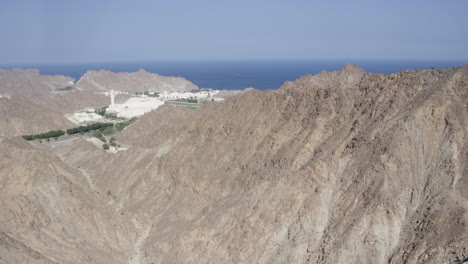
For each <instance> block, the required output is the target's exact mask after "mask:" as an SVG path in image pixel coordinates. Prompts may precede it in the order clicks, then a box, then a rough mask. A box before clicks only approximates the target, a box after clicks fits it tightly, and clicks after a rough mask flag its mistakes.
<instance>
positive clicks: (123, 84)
mask: <svg viewBox="0 0 468 264" xmlns="http://www.w3.org/2000/svg"><path fill="white" fill-rule="evenodd" d="M77 87H78V89H79V90H83V91H109V90H111V89H114V90H117V91H122V92H130V93H135V92H144V91H155V92H162V91H191V90H195V89H198V86H196V85H195V84H193V83H192V82H190V81H188V80H186V79H184V78H181V77H169V76H162V75H159V74H156V73H149V72H147V71H145V70H143V69H140V70H139V71H137V72H131V73H129V72H117V73H116V72H111V71H107V70H100V71H94V70H91V71H88V72H86V73H85V74H84V75H83V76H82V77H81V78H80V80H79V81H78V83H77Z"/></svg>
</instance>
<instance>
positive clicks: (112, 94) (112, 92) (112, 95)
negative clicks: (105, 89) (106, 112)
mask: <svg viewBox="0 0 468 264" xmlns="http://www.w3.org/2000/svg"><path fill="white" fill-rule="evenodd" d="M110 98H111V104H110V107H109V108H111V109H114V99H115V93H114V89H112V90H111V92H110Z"/></svg>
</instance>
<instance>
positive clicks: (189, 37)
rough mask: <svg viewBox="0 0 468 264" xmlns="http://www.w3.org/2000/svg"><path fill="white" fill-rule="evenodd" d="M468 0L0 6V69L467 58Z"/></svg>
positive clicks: (14, 1) (18, 2)
mask: <svg viewBox="0 0 468 264" xmlns="http://www.w3.org/2000/svg"><path fill="white" fill-rule="evenodd" d="M467 14H468V1H467V0H459V1H457V0H443V1H442V0H406V1H403V0H401V1H400V0H367V1H365V0H360V1H356V0H354V1H351V0H341V1H329V0H327V1H325V0H322V1H313V0H278V1H277V0H268V1H267V0H258V1H256V0H229V1H223V0H210V1H208V0H196V1H195V0H194V1H182V0H171V1H149V0H148V1H144V0H142V1H137V0H133V1H130V0H128V1H118V0H112V1H110V0H92V1H91V0H80V1H72V0H57V1H55V0H43V1H41V0H30V1H22V0H11V1H7V0H0V28H1V30H0V33H1V41H0V63H2V64H6V63H55V62H66V63H68V62H69V63H73V62H103V61H104V62H112V61H157V60H233V59H236V60H242V59H387V58H390V59H421V60H468V51H467V50H468V17H467Z"/></svg>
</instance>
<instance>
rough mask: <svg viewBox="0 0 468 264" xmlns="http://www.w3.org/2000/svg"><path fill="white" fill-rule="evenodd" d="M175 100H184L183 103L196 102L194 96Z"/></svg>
mask: <svg viewBox="0 0 468 264" xmlns="http://www.w3.org/2000/svg"><path fill="white" fill-rule="evenodd" d="M175 101H177V102H184V103H191V104H197V103H198V100H197V99H195V98H187V99H176V100H175Z"/></svg>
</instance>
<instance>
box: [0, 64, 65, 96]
mask: <svg viewBox="0 0 468 264" xmlns="http://www.w3.org/2000/svg"><path fill="white" fill-rule="evenodd" d="M70 82H73V78H71V77H68V76H63V75H41V74H40V73H39V71H38V70H34V69H27V70H23V69H13V70H3V69H0V95H9V96H15V95H21V96H26V97H31V98H32V97H43V96H45V95H48V94H50V93H51V92H53V91H54V90H55V89H57V88H64V87H67V86H69V85H70Z"/></svg>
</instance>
